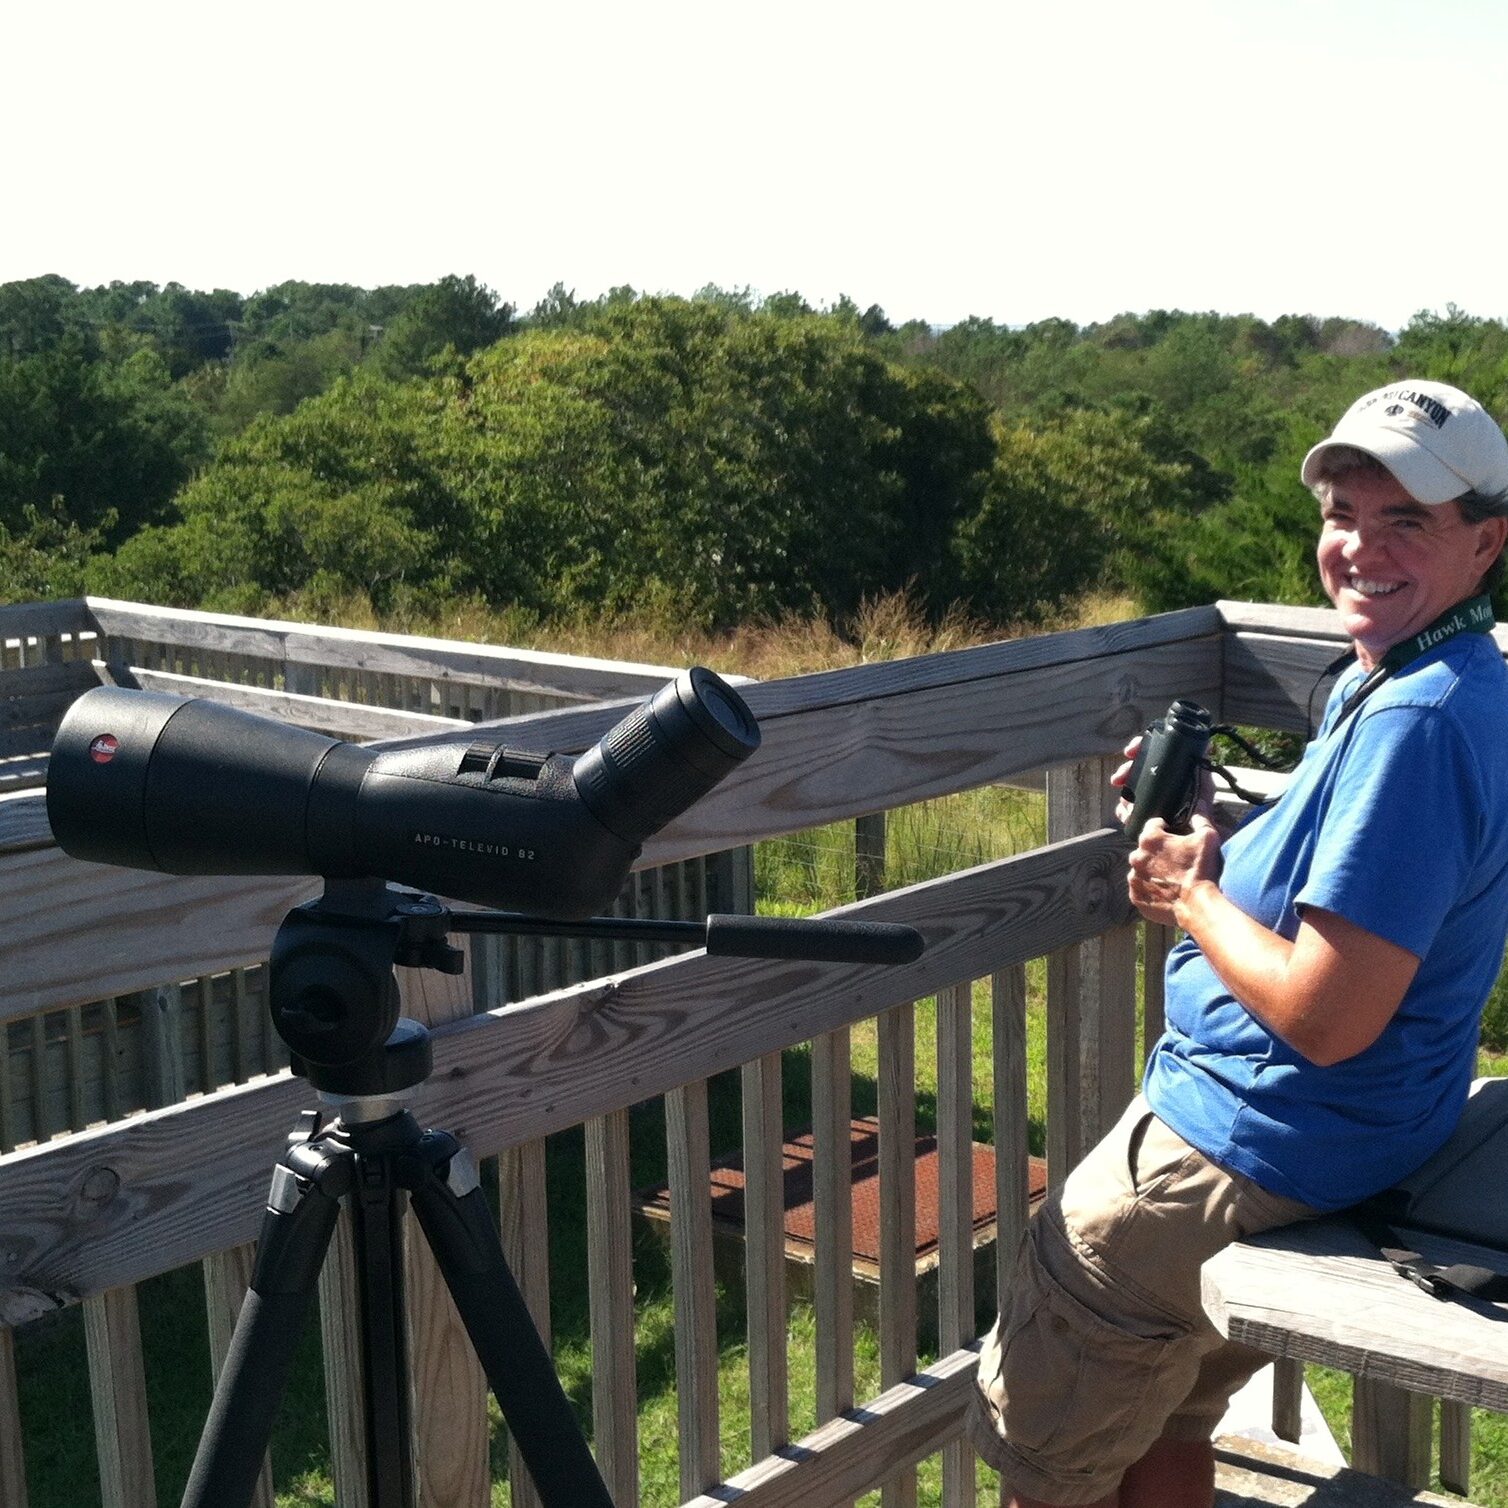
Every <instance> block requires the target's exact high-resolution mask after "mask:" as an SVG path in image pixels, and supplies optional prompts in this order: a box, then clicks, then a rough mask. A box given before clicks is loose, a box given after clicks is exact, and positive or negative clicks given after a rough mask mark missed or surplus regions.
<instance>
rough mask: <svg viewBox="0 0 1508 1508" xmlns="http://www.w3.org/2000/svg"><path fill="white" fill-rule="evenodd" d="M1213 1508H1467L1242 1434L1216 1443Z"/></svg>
mask: <svg viewBox="0 0 1508 1508" xmlns="http://www.w3.org/2000/svg"><path fill="white" fill-rule="evenodd" d="M1215 1508H1472V1505H1471V1504H1470V1503H1463V1502H1461V1501H1460V1500H1459V1499H1457V1498H1446V1497H1442V1496H1441V1495H1440V1494H1439V1493H1436V1492H1415V1491H1410V1490H1409V1489H1408V1488H1406V1487H1400V1486H1397V1485H1396V1484H1394V1483H1391V1482H1383V1481H1380V1480H1379V1479H1378V1478H1377V1477H1371V1476H1367V1475H1366V1474H1365V1473H1363V1472H1359V1471H1353V1470H1352V1469H1351V1468H1350V1467H1348V1466H1332V1465H1331V1464H1330V1463H1329V1462H1328V1461H1317V1460H1315V1459H1313V1458H1312V1457H1310V1456H1303V1455H1299V1454H1298V1453H1297V1452H1295V1451H1293V1450H1290V1449H1288V1448H1287V1447H1285V1446H1281V1445H1266V1444H1263V1443H1262V1442H1260V1441H1257V1440H1252V1439H1250V1438H1247V1437H1243V1436H1235V1435H1224V1436H1220V1437H1219V1438H1217V1439H1216V1441H1215Z"/></svg>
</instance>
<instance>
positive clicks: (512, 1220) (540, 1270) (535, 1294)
mask: <svg viewBox="0 0 1508 1508" xmlns="http://www.w3.org/2000/svg"><path fill="white" fill-rule="evenodd" d="M498 1183H499V1192H500V1206H501V1212H502V1241H503V1260H504V1261H505V1262H507V1264H508V1269H509V1271H510V1272H512V1274H513V1281H514V1282H515V1283H517V1284H518V1291H519V1292H520V1293H521V1294H522V1295H523V1299H524V1303H525V1304H526V1305H528V1309H529V1315H530V1318H532V1319H533V1321H534V1328H535V1329H536V1330H537V1331H538V1332H539V1337H540V1339H541V1340H542V1341H543V1342H544V1344H545V1350H546V1351H549V1350H550V1349H551V1344H550V1337H551V1326H550V1230H549V1219H550V1214H549V1210H550V1204H549V1188H548V1185H547V1183H546V1179H545V1144H544V1142H543V1140H540V1141H529V1142H524V1143H522V1144H521V1145H519V1146H516V1147H506V1148H504V1150H503V1152H502V1153H501V1154H500V1155H499V1157H498ZM508 1488H509V1496H510V1499H511V1502H512V1508H544V1505H543V1502H542V1500H541V1499H540V1496H539V1489H538V1488H536V1487H535V1485H534V1479H533V1478H532V1477H531V1476H530V1475H529V1470H528V1468H527V1467H526V1466H525V1465H524V1458H523V1454H522V1452H521V1451H520V1450H519V1448H518V1442H517V1441H516V1440H515V1439H513V1438H512V1437H511V1436H510V1437H509V1441H508Z"/></svg>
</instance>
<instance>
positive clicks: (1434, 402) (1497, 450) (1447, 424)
mask: <svg viewBox="0 0 1508 1508" xmlns="http://www.w3.org/2000/svg"><path fill="white" fill-rule="evenodd" d="M1332 445H1349V446H1352V447H1353V448H1354V449H1356V450H1360V451H1363V452H1365V453H1366V454H1367V455H1369V456H1372V457H1374V458H1375V459H1376V460H1378V461H1380V462H1382V464H1383V465H1384V466H1386V467H1387V469H1388V470H1389V471H1391V472H1392V473H1393V475H1394V476H1395V477H1397V478H1398V480H1399V482H1401V483H1402V485H1403V486H1404V487H1405V488H1406V489H1407V490H1408V494H1409V496H1410V497H1412V498H1413V499H1414V500H1415V501H1416V502H1420V503H1448V502H1450V500H1451V499H1452V498H1457V497H1460V496H1461V494H1462V493H1463V492H1475V493H1477V494H1479V495H1480V496H1482V497H1486V498H1503V499H1508V439H1504V437H1503V431H1502V430H1501V429H1500V428H1499V427H1498V424H1497V421H1496V420H1494V419H1493V417H1492V415H1491V414H1489V413H1488V412H1487V410H1486V409H1485V408H1483V407H1482V405H1481V404H1480V403H1478V402H1477V401H1476V399H1475V398H1471V397H1468V396H1467V395H1466V394H1465V393H1463V392H1462V391H1461V390H1460V388H1456V387H1451V386H1450V385H1449V384H1447V383H1444V382H1430V381H1428V380H1426V379H1424V378H1405V379H1404V380H1403V381H1401V382H1394V383H1390V384H1389V385H1388V386H1387V387H1380V388H1378V389H1377V391H1376V392H1373V393H1367V394H1365V395H1364V396H1363V397H1361V398H1358V399H1357V400H1356V402H1355V403H1353V404H1352V405H1351V407H1350V408H1348V409H1347V410H1346V411H1345V413H1344V414H1343V415H1342V416H1341V421H1340V423H1339V424H1337V425H1336V426H1335V433H1334V434H1332V435H1331V436H1330V438H1329V439H1328V440H1321V441H1320V443H1319V444H1318V445H1316V446H1315V447H1314V449H1313V450H1311V451H1310V452H1309V454H1308V455H1307V456H1305V457H1304V467H1303V471H1302V472H1301V475H1302V477H1303V479H1304V485H1305V486H1306V487H1313V486H1314V484H1315V483H1316V482H1317V481H1318V480H1319V476H1318V471H1319V458H1320V456H1321V455H1322V454H1323V453H1324V452H1325V451H1326V450H1328V449H1329V448H1330V447H1331V446H1332Z"/></svg>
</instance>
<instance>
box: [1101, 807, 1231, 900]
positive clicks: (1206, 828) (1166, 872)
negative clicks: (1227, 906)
mask: <svg viewBox="0 0 1508 1508" xmlns="http://www.w3.org/2000/svg"><path fill="white" fill-rule="evenodd" d="M1123 804H1124V803H1123ZM1222 867H1223V861H1222V859H1221V857H1220V834H1219V832H1218V831H1217V830H1216V828H1215V824H1214V823H1213V822H1211V821H1210V819H1209V818H1208V817H1207V816H1204V815H1203V814H1201V813H1197V812H1196V813H1195V815H1194V819H1193V827H1192V830H1191V831H1190V832H1188V833H1173V832H1169V831H1168V826H1167V823H1165V822H1164V821H1163V820H1162V818H1161V817H1154V818H1152V820H1151V821H1150V822H1148V823H1147V825H1146V826H1145V827H1144V828H1143V829H1142V831H1141V838H1140V839H1139V841H1138V842H1137V845H1136V850H1135V852H1134V853H1132V855H1131V861H1130V868H1129V871H1128V873H1127V878H1126V889H1127V893H1128V894H1129V895H1130V897H1131V904H1132V905H1133V906H1135V907H1136V909H1137V910H1138V911H1139V912H1141V914H1142V915H1143V916H1144V917H1145V918H1146V919H1147V920H1148V921H1149V922H1157V923H1159V924H1161V925H1162V926H1164V927H1180V926H1183V925H1185V924H1184V922H1183V921H1182V920H1181V919H1180V918H1179V916H1178V908H1179V906H1180V904H1181V903H1183V902H1186V901H1187V900H1188V898H1189V896H1190V895H1191V894H1192V892H1193V890H1194V887H1195V886H1197V885H1201V884H1211V885H1216V886H1218V885H1219V883H1220V871H1221V868H1222Z"/></svg>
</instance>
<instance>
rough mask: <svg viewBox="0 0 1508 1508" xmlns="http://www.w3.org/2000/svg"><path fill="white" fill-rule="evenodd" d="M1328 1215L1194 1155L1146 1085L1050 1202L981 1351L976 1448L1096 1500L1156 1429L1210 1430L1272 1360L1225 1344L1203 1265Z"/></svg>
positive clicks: (994, 1461) (1166, 1433)
mask: <svg viewBox="0 0 1508 1508" xmlns="http://www.w3.org/2000/svg"><path fill="white" fill-rule="evenodd" d="M1315 1213H1317V1212H1316V1211H1314V1210H1312V1209H1310V1208H1309V1207H1308V1206H1307V1205H1304V1204H1300V1203H1298V1202H1297V1201H1296V1200H1293V1199H1285V1198H1282V1197H1281V1196H1280V1195H1277V1194H1269V1193H1268V1192H1267V1191H1266V1190H1265V1189H1262V1188H1260V1187H1258V1185H1256V1184H1255V1183H1253V1182H1252V1181H1251V1180H1250V1179H1249V1178H1245V1177H1243V1176H1242V1175H1241V1174H1239V1173H1232V1172H1228V1171H1227V1170H1226V1169H1224V1168H1221V1167H1219V1166H1217V1165H1216V1164H1215V1163H1213V1162H1211V1161H1210V1160H1209V1158H1207V1157H1205V1156H1204V1154H1203V1153H1202V1152H1198V1151H1196V1150H1195V1149H1194V1148H1193V1147H1191V1146H1190V1145H1189V1144H1188V1143H1187V1142H1186V1141H1184V1140H1183V1138H1182V1137H1180V1136H1179V1135H1178V1134H1177V1133H1176V1132H1174V1131H1172V1130H1170V1129H1169V1128H1168V1127H1167V1126H1165V1125H1164V1124H1163V1123H1162V1121H1160V1120H1158V1118H1157V1117H1156V1116H1155V1115H1153V1113H1152V1112H1151V1110H1150V1109H1148V1107H1147V1102H1146V1101H1145V1100H1144V1099H1143V1098H1142V1097H1141V1096H1140V1095H1138V1096H1137V1097H1136V1098H1135V1099H1134V1100H1133V1101H1132V1102H1131V1105H1130V1107H1129V1108H1128V1109H1127V1111H1126V1113H1125V1115H1123V1116H1122V1117H1121V1119H1120V1121H1119V1123H1118V1124H1117V1125H1116V1126H1115V1128H1114V1130H1112V1131H1111V1132H1110V1134H1109V1135H1108V1136H1107V1137H1106V1138H1105V1139H1104V1140H1103V1141H1102V1142H1101V1143H1100V1144H1099V1146H1097V1147H1096V1148H1095V1149H1094V1150H1093V1151H1092V1152H1091V1153H1090V1154H1089V1155H1088V1157H1086V1158H1085V1159H1084V1161H1083V1162H1082V1163H1080V1164H1079V1166H1078V1167H1076V1168H1075V1169H1074V1170H1073V1172H1072V1173H1070V1174H1069V1176H1068V1179H1067V1181H1066V1182H1065V1183H1064V1185H1063V1187H1062V1189H1061V1190H1059V1191H1058V1193H1057V1194H1055V1195H1053V1196H1051V1197H1049V1198H1048V1200H1047V1202H1046V1203H1045V1204H1044V1205H1043V1206H1042V1208H1041V1210H1040V1211H1039V1212H1038V1214H1037V1216H1036V1218H1035V1219H1034V1220H1033V1221H1032V1223H1031V1226H1030V1229H1029V1230H1028V1232H1027V1236H1026V1239H1025V1240H1024V1241H1023V1242H1022V1245H1021V1253H1020V1256H1019V1258H1018V1260H1017V1265H1016V1273H1015V1279H1014V1282H1013V1284H1012V1289H1011V1298H1010V1303H1009V1305H1008V1306H1007V1308H1006V1309H1005V1311H1004V1312H1003V1313H1002V1314H1001V1315H1000V1317H999V1318H998V1319H997V1320H996V1321H995V1326H994V1329H993V1330H991V1332H990V1334H989V1336H988V1338H987V1340H986V1342H985V1347H984V1354H983V1356H982V1357H981V1358H980V1363H979V1378H978V1389H977V1392H976V1399H975V1402H976V1404H977V1405H978V1406H977V1407H975V1408H974V1410H973V1418H972V1421H971V1426H972V1433H973V1436H974V1442H975V1445H976V1447H977V1449H978V1450H979V1453H980V1455H981V1456H982V1457H983V1458H984V1459H985V1460H986V1461H988V1462H989V1463H990V1464H991V1465H992V1466H994V1467H996V1468H997V1469H998V1470H999V1472H1000V1473H1001V1475H1002V1477H1003V1478H1004V1479H1005V1481H1006V1482H1007V1483H1008V1484H1009V1485H1010V1486H1011V1487H1012V1488H1014V1489H1015V1490H1016V1491H1017V1492H1018V1493H1026V1494H1028V1495H1029V1496H1031V1497H1036V1498H1041V1499H1042V1500H1043V1501H1045V1502H1048V1503H1059V1504H1064V1505H1074V1504H1084V1503H1093V1502H1095V1501H1096V1500H1097V1499H1099V1498H1103V1497H1108V1496H1109V1495H1110V1494H1111V1493H1113V1492H1114V1491H1115V1490H1116V1488H1117V1487H1118V1486H1119V1485H1120V1479H1121V1476H1122V1474H1123V1473H1124V1472H1125V1470H1126V1468H1127V1467H1129V1466H1131V1465H1132V1464H1133V1463H1135V1462H1136V1461H1138V1460H1140V1459H1141V1457H1142V1456H1143V1455H1145V1454H1146V1452H1147V1450H1148V1449H1149V1447H1150V1446H1151V1445H1152V1444H1153V1443H1154V1442H1155V1441H1156V1440H1158V1439H1159V1438H1162V1437H1168V1438H1172V1439H1178V1440H1206V1439H1208V1438H1209V1437H1210V1436H1211V1435H1212V1434H1213V1433H1214V1431H1215V1428H1216V1426H1217V1425H1218V1424H1219V1422H1220V1420H1221V1418H1222V1417H1223V1415H1224V1413H1225V1409H1226V1406H1227V1404H1228V1403H1229V1401H1230V1397H1231V1395H1232V1394H1233V1393H1234V1392H1235V1391H1236V1390H1237V1389H1238V1388H1239V1387H1240V1386H1241V1385H1242V1384H1243V1383H1244V1382H1246V1381H1247V1379H1248V1378H1250V1377H1251V1376H1252V1374H1253V1373H1254V1372H1256V1371H1257V1370H1258V1369H1259V1368H1260V1367H1261V1366H1263V1365H1264V1364H1265V1363H1266V1362H1267V1361H1268V1360H1270V1358H1269V1357H1267V1356H1265V1355H1264V1354H1263V1353H1262V1352H1260V1351H1254V1350H1252V1349H1250V1348H1249V1347H1247V1346H1239V1345H1233V1344H1232V1343H1231V1342H1229V1341H1227V1340H1225V1339H1224V1338H1223V1337H1222V1336H1221V1335H1220V1333H1219V1332H1218V1331H1217V1330H1216V1329H1215V1327H1214V1326H1213V1325H1212V1324H1211V1323H1210V1322H1209V1319H1208V1318H1207V1317H1206V1315H1205V1313H1204V1309H1203V1307H1202V1305H1201V1303H1200V1298H1199V1292H1200V1289H1199V1269H1200V1267H1201V1266H1203V1264H1204V1263H1205V1262H1206V1261H1207V1260H1208V1259H1209V1258H1210V1257H1212V1256H1214V1254H1215V1253H1216V1252H1217V1251H1219V1250H1220V1249H1221V1248H1222V1247H1225V1246H1227V1245H1229V1244H1230V1243H1231V1242H1232V1241H1236V1240H1239V1239H1241V1238H1242V1237H1243V1236H1249V1235H1253V1234H1255V1233H1256V1232H1257V1231H1262V1230H1268V1229H1270V1228H1271V1227H1273V1226H1276V1225H1287V1224H1290V1223H1291V1222H1293V1221H1295V1220H1302V1219H1305V1218H1307V1217H1309V1216H1312V1215H1314V1214H1315Z"/></svg>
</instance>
